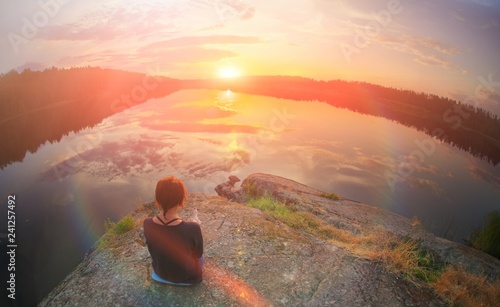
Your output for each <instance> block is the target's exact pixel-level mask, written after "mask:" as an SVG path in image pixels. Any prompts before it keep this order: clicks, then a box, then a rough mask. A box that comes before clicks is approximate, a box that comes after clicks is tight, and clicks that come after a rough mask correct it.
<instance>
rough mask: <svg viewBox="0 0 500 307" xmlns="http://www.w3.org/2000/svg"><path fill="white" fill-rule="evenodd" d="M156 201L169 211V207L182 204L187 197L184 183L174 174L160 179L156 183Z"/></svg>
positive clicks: (164, 210)
mask: <svg viewBox="0 0 500 307" xmlns="http://www.w3.org/2000/svg"><path fill="white" fill-rule="evenodd" d="M155 194H156V195H155V196H156V201H157V202H158V204H159V205H160V207H161V208H162V209H163V212H167V210H168V209H170V208H172V207H175V206H177V205H181V204H182V203H184V200H185V199H186V188H185V187H184V183H182V181H180V180H179V179H177V178H175V177H174V176H168V177H165V178H163V179H160V181H158V183H157V184H156V192H155Z"/></svg>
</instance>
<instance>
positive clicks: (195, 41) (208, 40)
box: [139, 35, 261, 51]
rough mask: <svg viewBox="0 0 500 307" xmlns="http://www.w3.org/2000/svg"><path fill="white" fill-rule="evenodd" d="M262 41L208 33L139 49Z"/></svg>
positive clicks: (165, 41) (249, 37) (161, 42)
mask: <svg viewBox="0 0 500 307" xmlns="http://www.w3.org/2000/svg"><path fill="white" fill-rule="evenodd" d="M256 43H261V39H260V38H258V37H256V36H239V35H207V36H188V37H179V38H174V39H169V40H164V41H159V42H155V43H151V44H149V45H147V46H144V47H142V48H141V49H139V51H150V50H164V49H166V48H179V47H191V46H203V45H213V44H256Z"/></svg>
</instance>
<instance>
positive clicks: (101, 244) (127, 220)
mask: <svg viewBox="0 0 500 307" xmlns="http://www.w3.org/2000/svg"><path fill="white" fill-rule="evenodd" d="M134 228H135V220H134V218H133V217H132V216H130V215H126V216H125V217H123V218H122V219H121V220H119V221H118V222H116V223H115V222H112V221H111V220H110V219H107V220H106V221H105V222H104V229H105V231H106V234H105V235H104V236H102V237H101V238H100V239H99V241H98V243H97V248H98V249H100V250H102V249H104V248H106V247H108V246H111V245H113V244H114V242H115V241H116V237H117V236H119V235H121V234H124V233H126V232H129V231H130V230H132V229H134Z"/></svg>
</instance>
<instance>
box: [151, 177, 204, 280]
mask: <svg viewBox="0 0 500 307" xmlns="http://www.w3.org/2000/svg"><path fill="white" fill-rule="evenodd" d="M155 194H156V200H155V204H156V206H157V207H158V209H159V210H160V214H158V215H157V216H155V217H153V218H147V219H146V220H145V221H144V236H145V237H146V244H147V246H148V250H149V253H150V254H151V258H152V259H153V274H152V278H153V279H154V280H156V281H159V282H163V283H167V284H173V285H180V286H189V285H193V284H196V283H199V282H201V281H202V269H203V261H204V259H203V236H202V234H201V227H200V225H199V224H198V223H195V222H187V221H183V220H182V219H181V218H180V217H179V214H178V210H179V209H180V208H183V207H184V201H185V199H186V189H185V188H184V184H183V183H182V181H180V180H179V179H177V178H175V177H173V176H170V177H165V178H163V179H161V180H160V181H158V183H157V184H156V193H155Z"/></svg>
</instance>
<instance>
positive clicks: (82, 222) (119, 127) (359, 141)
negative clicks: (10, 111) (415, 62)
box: [0, 90, 500, 298]
mask: <svg viewBox="0 0 500 307" xmlns="http://www.w3.org/2000/svg"><path fill="white" fill-rule="evenodd" d="M254 172H264V173H270V174H274V175H279V176H283V177H286V178H290V179H293V180H295V181H298V182H301V183H304V184H306V185H309V186H312V187H315V188H317V189H320V190H323V191H325V192H334V193H337V194H339V195H341V196H343V197H346V198H349V199H353V200H357V201H360V202H363V203H366V204H370V205H374V206H377V207H380V208H383V209H386V210H389V211H392V212H395V213H398V214H401V215H403V216H406V217H409V218H412V217H414V216H416V217H418V219H419V220H420V221H421V223H422V225H423V226H424V227H425V228H426V229H427V230H429V231H431V232H433V233H435V234H437V235H440V236H444V237H446V238H448V239H451V240H455V241H457V242H462V239H463V238H464V237H466V236H467V235H468V234H469V233H470V232H471V231H472V230H473V229H475V228H476V227H478V226H480V225H481V224H482V222H483V221H484V218H485V216H486V215H487V213H488V212H490V211H492V210H495V209H496V210H498V209H499V204H500V165H496V166H493V165H492V164H489V163H488V162H486V161H484V160H481V159H478V158H476V157H473V156H472V155H470V154H469V153H467V152H464V151H462V150H459V149H457V148H455V147H453V146H452V145H450V144H448V143H443V142H441V141H439V140H437V139H435V138H431V137H430V136H429V135H427V134H425V133H423V132H419V131H416V130H415V129H413V128H409V127H406V126H404V125H401V124H398V123H396V122H394V121H390V120H387V119H384V118H381V117H375V116H371V115H363V114H359V113H355V112H353V111H349V110H346V109H339V108H335V107H332V106H331V105H329V104H326V103H324V102H319V101H294V100H288V99H280V98H272V97H267V96H257V95H249V94H240V93H236V92H232V91H230V90H226V91H219V90H183V91H179V92H175V93H173V94H171V95H169V96H166V97H163V98H157V99H151V100H148V101H147V102H145V103H142V104H140V105H137V106H134V107H132V108H130V109H127V110H125V111H123V112H121V113H117V114H114V115H112V116H110V117H108V118H106V119H105V120H103V121H102V122H101V123H99V124H98V125H96V126H94V127H91V128H87V129H83V130H81V131H79V132H78V133H74V132H72V133H70V134H68V135H66V136H64V137H63V138H62V139H61V140H60V141H57V142H52V143H49V142H47V143H45V144H44V145H43V146H41V147H40V148H39V149H38V150H37V151H36V152H34V153H28V154H27V155H26V157H25V158H24V160H23V161H22V162H18V163H13V164H10V165H8V166H7V167H5V168H4V169H3V170H1V171H0V182H1V187H0V191H1V196H2V200H1V202H2V204H6V202H7V195H9V194H11V193H13V194H15V195H16V210H17V211H16V214H17V218H16V221H17V224H16V232H17V233H16V234H17V238H18V240H17V241H18V244H19V246H20V247H19V250H20V251H19V255H18V257H19V261H21V263H24V265H23V268H22V269H21V270H24V271H22V274H24V277H25V280H23V282H25V283H26V284H27V285H29V284H33V285H35V286H34V289H35V292H36V296H37V297H39V298H42V297H43V296H45V295H46V294H47V293H48V291H50V290H51V289H52V288H53V287H54V286H55V285H56V284H57V283H58V282H59V281H60V280H61V279H62V278H64V276H66V275H67V274H68V273H69V271H70V270H71V269H72V268H73V267H74V266H75V265H76V264H77V263H78V262H79V261H80V260H81V258H82V256H83V255H84V253H85V252H86V251H87V250H88V249H89V248H90V247H91V246H92V244H93V243H94V242H95V241H96V240H97V239H98V238H99V237H100V236H101V235H102V233H103V230H104V221H105V219H107V218H110V219H112V220H117V219H119V218H120V217H122V216H124V215H126V214H127V213H128V212H130V211H131V210H133V209H135V208H136V207H137V206H138V205H139V204H140V203H141V202H149V201H152V200H153V197H154V188H155V184H156V181H157V180H158V179H160V178H162V177H164V176H167V175H174V176H177V177H179V178H180V179H181V180H183V181H184V183H185V184H186V188H187V189H188V190H189V191H190V192H203V193H215V192H214V187H215V186H216V185H217V184H219V183H222V182H224V181H226V179H227V177H228V176H229V175H236V176H238V177H239V178H240V179H242V180H243V179H244V178H245V177H246V176H247V175H249V174H251V173H254ZM4 208H5V206H4ZM4 215H5V213H4V212H2V217H4ZM21 286H22V285H21ZM27 287H28V286H27Z"/></svg>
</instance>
